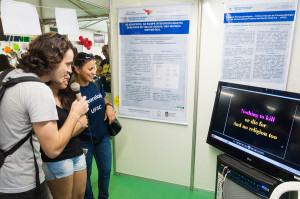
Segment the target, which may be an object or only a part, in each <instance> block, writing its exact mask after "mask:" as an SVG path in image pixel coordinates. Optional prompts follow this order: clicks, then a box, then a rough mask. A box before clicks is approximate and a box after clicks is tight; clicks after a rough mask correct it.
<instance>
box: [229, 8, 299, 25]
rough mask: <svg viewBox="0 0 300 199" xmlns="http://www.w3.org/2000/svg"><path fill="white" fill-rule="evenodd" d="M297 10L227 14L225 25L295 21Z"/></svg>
mask: <svg viewBox="0 0 300 199" xmlns="http://www.w3.org/2000/svg"><path fill="white" fill-rule="evenodd" d="M295 13H296V11H295V10H287V11H271V12H242V13H225V14H224V23H255V22H283V21H294V20H295Z"/></svg>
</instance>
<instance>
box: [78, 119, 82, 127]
mask: <svg viewBox="0 0 300 199" xmlns="http://www.w3.org/2000/svg"><path fill="white" fill-rule="evenodd" d="M78 122H79V123H80V124H81V128H83V124H82V122H81V121H80V120H78Z"/></svg>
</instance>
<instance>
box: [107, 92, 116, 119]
mask: <svg viewBox="0 0 300 199" xmlns="http://www.w3.org/2000/svg"><path fill="white" fill-rule="evenodd" d="M104 101H105V117H104V120H107V118H108V119H109V123H110V124H111V123H112V122H113V121H114V120H115V118H116V115H115V111H114V108H113V105H111V103H109V101H108V100H107V98H106V97H105V98H104Z"/></svg>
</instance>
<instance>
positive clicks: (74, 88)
mask: <svg viewBox="0 0 300 199" xmlns="http://www.w3.org/2000/svg"><path fill="white" fill-rule="evenodd" d="M71 89H72V91H74V92H75V95H76V97H77V99H78V100H81V98H82V95H81V92H80V85H79V84H78V83H77V82H73V83H72V84H71Z"/></svg>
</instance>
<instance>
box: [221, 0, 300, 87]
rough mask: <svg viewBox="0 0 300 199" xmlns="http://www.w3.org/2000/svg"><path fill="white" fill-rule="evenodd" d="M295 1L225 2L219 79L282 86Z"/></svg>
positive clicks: (288, 56)
mask: <svg viewBox="0 0 300 199" xmlns="http://www.w3.org/2000/svg"><path fill="white" fill-rule="evenodd" d="M297 4H298V0H287V1H262V2H260V3H250V2H248V3H247V2H242V3H238V2H227V3H225V13H224V41H223V60H222V73H221V75H222V76H221V80H222V81H226V82H233V83H240V84H246V85H252V86H259V87H266V88H273V89H279V90H285V89H286V83H287V78H288V71H289V63H290V57H291V51H292V44H293V35H294V26H295V19H296V11H297Z"/></svg>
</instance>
